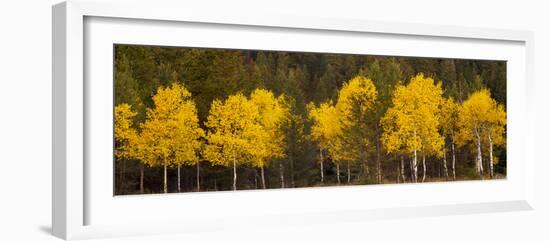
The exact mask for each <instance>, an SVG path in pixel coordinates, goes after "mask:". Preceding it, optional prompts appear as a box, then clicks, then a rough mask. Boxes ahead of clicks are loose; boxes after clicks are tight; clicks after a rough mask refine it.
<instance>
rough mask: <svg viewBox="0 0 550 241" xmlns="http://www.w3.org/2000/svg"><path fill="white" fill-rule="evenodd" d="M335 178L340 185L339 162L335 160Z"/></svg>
mask: <svg viewBox="0 0 550 241" xmlns="http://www.w3.org/2000/svg"><path fill="white" fill-rule="evenodd" d="M336 179H337V180H338V185H340V163H338V162H336Z"/></svg>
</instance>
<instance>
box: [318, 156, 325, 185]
mask: <svg viewBox="0 0 550 241" xmlns="http://www.w3.org/2000/svg"><path fill="white" fill-rule="evenodd" d="M319 158H321V160H320V163H321V184H324V183H325V174H324V168H323V149H321V148H319Z"/></svg>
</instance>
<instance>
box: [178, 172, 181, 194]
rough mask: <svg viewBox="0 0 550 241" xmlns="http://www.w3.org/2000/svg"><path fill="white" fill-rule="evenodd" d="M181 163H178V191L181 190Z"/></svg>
mask: <svg viewBox="0 0 550 241" xmlns="http://www.w3.org/2000/svg"><path fill="white" fill-rule="evenodd" d="M180 172H181V165H178V192H181V174H180Z"/></svg>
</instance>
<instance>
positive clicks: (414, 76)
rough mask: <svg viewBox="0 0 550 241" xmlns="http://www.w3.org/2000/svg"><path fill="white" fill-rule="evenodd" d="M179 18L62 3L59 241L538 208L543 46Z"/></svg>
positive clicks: (399, 28)
mask: <svg viewBox="0 0 550 241" xmlns="http://www.w3.org/2000/svg"><path fill="white" fill-rule="evenodd" d="M183 5H184V4H182V3H178V2H175V1H155V2H154V3H153V2H149V3H144V2H139V3H132V4H131V6H130V3H126V2H124V1H109V2H96V1H78V0H75V1H68V2H65V3H61V4H58V5H56V6H54V7H53V27H54V29H53V43H54V44H53V62H54V66H53V81H54V86H53V129H54V130H53V131H54V133H53V136H54V146H53V195H52V196H53V232H54V234H55V235H56V236H59V237H61V238H64V239H81V238H94V237H112V236H124V235H139V234H161V233H177V232H198V231H205V230H221V229H225V228H229V227H242V226H245V225H246V226H255V225H257V226H261V225H265V224H268V223H269V224H276V225H293V224H297V223H303V222H313V223H323V222H326V223H330V222H336V221H334V220H339V221H349V220H350V221H353V220H356V221H362V220H377V219H385V218H399V217H422V216H433V215H450V214H467V213H481V212H496V211H514V210H529V209H531V208H532V201H533V185H532V184H533V180H534V176H533V174H534V167H535V160H534V155H533V151H532V148H533V146H534V145H533V141H534V140H533V136H532V134H533V133H532V130H531V129H530V125H529V123H530V121H531V120H530V119H529V116H530V111H529V108H528V106H529V101H530V98H529V93H530V92H531V91H532V90H531V89H530V86H531V85H530V84H531V79H530V74H531V73H532V69H531V68H532V63H531V62H532V45H533V40H532V33H530V32H527V31H512V30H495V29H476V28H462V27H448V26H437V25H418V24H407V23H383V22H364V21H354V20H346V19H311V18H300V17H288V16H284V17H283V16H266V15H264V16H258V18H247V17H241V16H229V15H228V16H209V15H208V14H207V13H206V12H205V10H200V9H193V8H192V7H189V6H186V7H184V6H183ZM152 7H154V8H155V9H157V11H155V12H151V11H148V9H151V8H152ZM135 210H140V211H139V213H136V212H135ZM327 216H330V217H335V218H324V217H327ZM251 220H253V221H251Z"/></svg>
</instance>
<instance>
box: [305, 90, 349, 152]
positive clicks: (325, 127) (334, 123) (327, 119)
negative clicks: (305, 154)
mask: <svg viewBox="0 0 550 241" xmlns="http://www.w3.org/2000/svg"><path fill="white" fill-rule="evenodd" d="M308 113H309V118H310V119H311V120H312V121H313V126H312V127H311V138H312V139H313V140H315V141H317V142H318V143H319V147H320V148H321V149H323V150H327V149H328V148H330V147H331V146H332V145H333V144H334V141H335V139H337V138H338V136H339V135H341V134H342V129H341V122H340V117H339V113H338V111H337V110H336V107H335V106H334V105H333V104H332V102H330V101H329V102H324V103H321V104H320V105H319V107H315V105H314V104H313V103H310V104H309V105H308Z"/></svg>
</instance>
